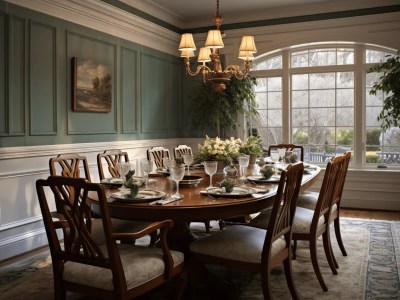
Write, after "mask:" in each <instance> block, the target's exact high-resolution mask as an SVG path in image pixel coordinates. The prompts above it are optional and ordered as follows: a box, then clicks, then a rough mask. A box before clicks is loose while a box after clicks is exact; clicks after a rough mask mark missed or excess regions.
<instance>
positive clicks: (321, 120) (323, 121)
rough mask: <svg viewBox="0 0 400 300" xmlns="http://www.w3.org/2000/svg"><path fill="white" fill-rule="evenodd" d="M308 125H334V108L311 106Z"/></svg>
mask: <svg viewBox="0 0 400 300" xmlns="http://www.w3.org/2000/svg"><path fill="white" fill-rule="evenodd" d="M310 125H312V126H334V125H335V109H334V108H311V109H310Z"/></svg>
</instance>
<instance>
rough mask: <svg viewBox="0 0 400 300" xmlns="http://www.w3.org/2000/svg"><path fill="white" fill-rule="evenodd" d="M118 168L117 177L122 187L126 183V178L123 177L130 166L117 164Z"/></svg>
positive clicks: (123, 163)
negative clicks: (120, 180)
mask: <svg viewBox="0 0 400 300" xmlns="http://www.w3.org/2000/svg"><path fill="white" fill-rule="evenodd" d="M117 168H118V173H119V177H120V178H121V179H122V183H123V185H122V187H124V186H125V183H126V177H125V175H126V174H128V172H129V171H130V170H131V164H130V163H129V162H123V161H121V162H119V163H118V165H117Z"/></svg>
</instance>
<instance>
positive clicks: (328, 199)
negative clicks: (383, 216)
mask: <svg viewBox="0 0 400 300" xmlns="http://www.w3.org/2000/svg"><path fill="white" fill-rule="evenodd" d="M343 164H344V158H343V157H342V156H337V157H334V158H333V159H332V161H329V162H328V165H327V167H326V170H325V175H324V179H323V182H322V187H321V191H320V193H319V197H318V200H317V203H316V207H315V209H313V210H311V209H307V208H303V207H298V205H297V208H296V214H295V217H294V222H293V226H292V239H293V243H294V246H293V258H296V247H297V241H298V240H302V241H308V243H309V249H310V255H311V261H312V265H313V268H314V272H315V274H316V276H317V279H318V281H319V283H320V285H321V287H322V289H323V290H324V291H327V290H328V288H327V286H326V284H325V281H324V279H323V277H322V274H321V270H320V268H319V265H318V259H317V240H318V238H319V237H320V236H322V241H323V245H324V251H325V256H326V258H327V261H328V264H329V267H330V268H331V271H332V273H333V274H335V275H337V270H336V266H335V262H334V258H333V253H332V246H331V243H330V231H329V216H330V212H331V209H332V193H333V190H334V189H335V186H336V184H337V182H338V181H337V179H338V176H337V175H338V173H339V172H340V170H341V167H342V165H343ZM270 218H271V211H270V210H268V209H266V210H263V211H262V212H261V213H260V215H258V216H257V217H256V218H254V219H253V220H252V221H251V222H250V223H249V225H250V226H254V227H257V228H266V227H265V226H266V225H265V224H268V222H269V219H270Z"/></svg>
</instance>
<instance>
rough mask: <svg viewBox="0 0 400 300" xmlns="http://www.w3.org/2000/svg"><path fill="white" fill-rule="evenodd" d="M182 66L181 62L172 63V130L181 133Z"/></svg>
mask: <svg viewBox="0 0 400 300" xmlns="http://www.w3.org/2000/svg"><path fill="white" fill-rule="evenodd" d="M181 67H182V66H181V64H180V62H179V60H175V61H174V62H172V63H171V110H170V114H169V116H170V122H169V124H170V129H171V131H175V132H179V131H180V129H181V123H182V122H181V115H182V104H181V99H182V92H181V82H182V78H181V74H182V73H181Z"/></svg>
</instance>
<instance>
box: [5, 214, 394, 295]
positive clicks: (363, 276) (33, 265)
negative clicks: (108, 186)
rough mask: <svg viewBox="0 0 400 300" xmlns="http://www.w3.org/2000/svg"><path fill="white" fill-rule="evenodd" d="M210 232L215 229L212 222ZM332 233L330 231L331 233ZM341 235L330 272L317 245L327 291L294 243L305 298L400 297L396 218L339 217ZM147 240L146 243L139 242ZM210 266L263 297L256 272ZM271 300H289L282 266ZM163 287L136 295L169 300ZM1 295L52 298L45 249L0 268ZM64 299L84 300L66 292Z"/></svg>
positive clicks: (303, 248)
mask: <svg viewBox="0 0 400 300" xmlns="http://www.w3.org/2000/svg"><path fill="white" fill-rule="evenodd" d="M192 228H193V230H194V231H196V232H197V234H198V235H200V236H201V235H205V233H204V224H201V223H198V224H197V223H193V225H192ZM213 230H218V225H216V224H215V223H214V226H213ZM332 234H333V232H332ZM342 235H343V240H344V243H345V247H346V250H347V253H348V256H347V257H344V256H342V255H341V253H340V250H339V248H338V247H337V245H336V240H335V239H333V247H334V253H335V254H336V258H337V261H338V264H339V270H338V273H339V274H338V275H333V274H332V273H331V271H330V269H329V266H328V264H327V262H326V258H325V256H324V253H323V248H322V242H321V243H320V244H319V248H318V253H319V262H320V267H321V271H322V274H323V277H324V279H325V281H326V283H327V285H328V288H329V291H328V292H323V291H322V290H321V289H320V287H319V284H318V281H317V279H316V276H315V274H314V271H313V269H312V265H311V261H310V255H309V251H308V248H307V244H306V243H305V242H299V243H298V252H297V259H296V260H295V261H293V271H294V278H295V284H296V286H297V288H298V291H299V293H300V294H301V296H302V298H303V299H318V300H319V299H335V300H337V299H393V300H394V299H400V222H388V221H373V220H359V219H348V218H342ZM143 242H144V243H146V242H147V241H143ZM210 269H211V270H212V271H213V272H215V273H217V275H218V276H220V277H223V278H224V279H226V280H228V281H230V282H232V283H233V286H235V287H236V289H237V291H238V294H239V298H240V299H241V300H256V299H263V297H262V292H261V288H260V277H259V275H258V274H252V273H246V272H242V271H232V270H225V269H221V268H216V267H210ZM273 274H274V276H273V282H272V287H273V295H274V297H275V299H290V298H291V297H290V294H289V292H288V289H287V285H286V281H285V277H284V272H283V268H281V267H278V268H276V269H275V270H274V271H273ZM173 289H174V286H173V285H169V286H168V285H167V286H165V287H163V288H160V289H157V290H155V291H154V292H152V293H150V294H148V295H146V296H143V297H141V298H140V299H143V300H144V299H148V300H153V299H157V300H160V299H171V298H169V297H170V293H169V291H171V290H173ZM218 297H219V296H218V295H217V294H216V292H215V291H211V290H207V288H206V287H205V288H202V289H201V290H200V291H199V299H214V298H215V299H217V298H218ZM0 299H40V300H47V299H53V281H52V269H51V259H50V257H49V254H48V252H42V253H40V254H38V255H35V256H33V257H30V258H27V259H24V260H21V261H18V262H17V263H13V264H11V265H9V266H7V267H2V268H1V269H0ZM67 299H68V300H70V299H79V300H88V299H89V298H87V297H84V296H82V295H77V294H72V293H69V294H68V297H67Z"/></svg>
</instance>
